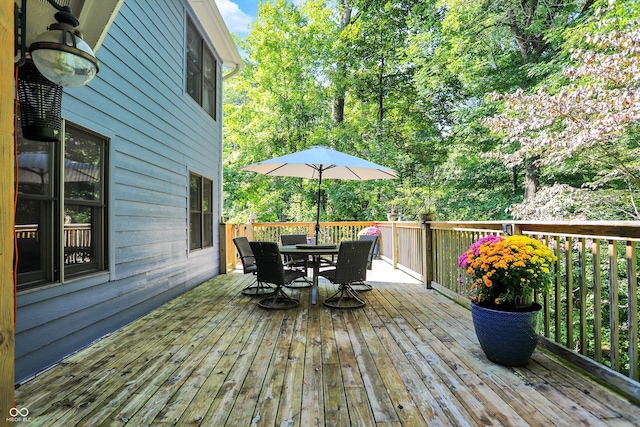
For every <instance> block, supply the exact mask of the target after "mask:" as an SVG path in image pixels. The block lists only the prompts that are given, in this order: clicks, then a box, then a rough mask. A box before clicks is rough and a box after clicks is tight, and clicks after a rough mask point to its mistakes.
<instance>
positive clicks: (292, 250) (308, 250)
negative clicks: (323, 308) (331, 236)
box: [280, 244, 338, 304]
mask: <svg viewBox="0 0 640 427" xmlns="http://www.w3.org/2000/svg"><path fill="white" fill-rule="evenodd" d="M280 253H282V254H283V255H304V256H309V257H311V258H312V260H313V262H312V264H313V277H312V279H313V282H312V283H313V286H312V287H311V304H315V303H316V300H317V292H318V272H319V271H320V257H321V256H322V255H337V254H338V245H323V244H319V245H314V244H299V245H285V246H280Z"/></svg>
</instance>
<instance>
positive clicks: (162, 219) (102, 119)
mask: <svg viewBox="0 0 640 427" xmlns="http://www.w3.org/2000/svg"><path fill="white" fill-rule="evenodd" d="M188 15H189V16H191V18H192V19H193V21H194V22H197V17H195V16H193V15H191V9H190V8H189V7H188V5H187V4H186V1H181V0H158V1H144V0H127V1H126V2H124V4H123V6H122V8H121V9H120V12H119V14H118V16H117V17H116V18H115V21H114V23H113V25H112V26H111V28H110V30H109V34H108V35H107V37H106V38H105V40H104V43H103V44H102V47H101V48H100V50H99V51H98V52H97V57H98V59H99V60H100V65H101V68H100V72H99V74H98V75H97V77H96V78H95V79H94V80H93V81H92V82H91V83H90V84H89V85H88V86H86V87H82V88H73V89H65V93H64V96H63V117H64V118H65V119H67V120H69V121H71V122H73V123H74V124H77V125H80V126H82V127H85V128H87V129H89V130H91V131H94V132H97V133H98V134H101V135H104V136H105V137H107V138H109V140H110V142H109V175H108V176H109V179H108V191H109V199H108V200H109V202H108V209H109V210H108V220H107V229H108V240H109V243H108V252H109V271H107V272H104V273H98V274H95V275H92V276H89V277H82V278H78V279H74V280H69V281H67V282H65V283H63V284H54V285H52V286H48V287H44V288H39V289H35V290H31V291H25V292H22V293H19V294H18V313H17V326H16V350H15V358H16V360H15V364H16V365H15V366H16V382H21V381H23V380H24V379H26V378H28V377H30V376H32V375H34V374H35V373H37V372H38V371H40V370H42V369H44V368H46V367H48V366H50V365H52V364H54V363H56V362H58V361H59V360H61V359H62V358H63V357H64V356H66V355H68V354H70V353H73V352H74V351H77V350H78V349H81V348H82V347H84V346H86V345H88V344H90V343H91V342H93V341H95V340H96V339H99V338H100V337H102V336H104V335H105V334H108V333H110V332H112V331H114V330H116V329H118V328H120V327H122V326H123V325H125V324H127V323H129V322H131V321H132V320H134V319H136V318H139V317H140V316H143V315H144V314H146V313H148V312H149V311H151V310H152V309H154V308H156V307H158V306H159V305H161V304H163V303H165V302H167V301H169V300H171V299H172V298H175V297H176V296H178V295H180V294H181V293H183V292H185V291H187V290H189V289H191V288H193V287H195V286H197V285H198V284H200V283H202V282H203V281H206V280H207V279H209V278H211V277H213V276H215V275H217V274H219V272H220V258H219V253H220V251H219V244H218V242H219V235H218V230H219V227H218V223H217V222H218V221H219V218H220V217H221V212H220V206H219V201H220V191H221V183H220V177H221V164H222V162H221V155H222V141H221V140H222V119H221V117H220V115H219V116H218V120H217V121H214V120H213V119H212V118H211V117H210V116H209V115H208V114H207V113H206V112H205V111H204V110H203V109H202V108H201V107H200V106H199V105H198V104H197V103H196V102H195V101H194V100H193V99H192V98H191V97H190V96H189V95H188V94H187V93H186V92H185V90H184V86H185V84H184V74H185V73H184V69H185V54H184V51H185V31H186V30H185V26H186V22H187V21H186V18H187V16H188ZM211 48H212V51H213V52H214V55H215V46H211ZM216 59H217V60H218V64H220V63H221V61H220V58H216ZM217 78H218V81H217V100H218V112H221V111H222V106H221V99H222V93H221V88H222V81H221V69H220V66H218V73H217ZM189 172H194V173H197V174H199V175H202V176H204V177H207V178H209V179H211V180H213V182H214V200H215V201H216V205H215V206H214V215H213V217H214V221H216V223H215V224H214V227H213V228H214V247H213V248H206V249H202V250H197V251H189V244H188V238H189V236H188V226H189V215H188V207H189V203H188V202H189V200H188V197H189Z"/></svg>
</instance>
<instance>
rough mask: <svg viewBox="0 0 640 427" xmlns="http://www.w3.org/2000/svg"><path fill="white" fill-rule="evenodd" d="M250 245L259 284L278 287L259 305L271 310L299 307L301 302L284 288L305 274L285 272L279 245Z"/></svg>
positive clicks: (268, 243) (264, 243) (295, 271)
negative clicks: (269, 284)
mask: <svg viewBox="0 0 640 427" xmlns="http://www.w3.org/2000/svg"><path fill="white" fill-rule="evenodd" d="M249 244H250V245H251V250H252V251H253V256H254V257H255V260H256V267H257V268H258V274H257V276H258V282H260V283H271V284H273V285H275V286H276V290H275V292H274V293H273V295H270V296H268V297H266V298H264V299H261V300H260V301H259V302H258V305H259V306H260V307H263V308H270V309H287V308H293V307H296V306H298V305H299V304H300V301H299V300H297V299H293V298H291V297H290V296H289V295H287V294H286V293H285V292H284V290H283V289H282V288H283V286H285V285H287V284H289V283H291V282H293V281H294V280H296V279H298V278H300V277H302V276H303V275H304V274H305V273H304V272H302V271H300V270H285V268H284V263H283V262H282V254H280V249H279V248H278V244H277V243H274V242H250V243H249Z"/></svg>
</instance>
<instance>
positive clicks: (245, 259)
mask: <svg viewBox="0 0 640 427" xmlns="http://www.w3.org/2000/svg"><path fill="white" fill-rule="evenodd" d="M233 243H234V244H235V245H236V249H237V250H238V253H239V254H240V259H241V260H242V270H243V271H244V274H249V273H251V274H253V275H254V276H256V275H257V273H258V267H257V266H256V258H255V257H254V256H253V251H252V250H251V245H250V244H249V240H248V239H247V238H246V237H236V238H235V239H233ZM275 291H276V288H274V287H272V286H270V285H269V284H268V283H261V282H259V281H258V279H257V278H256V279H254V281H253V282H251V284H250V285H249V286H247V287H246V288H244V289H243V290H242V291H241V292H242V294H243V295H247V296H250V297H252V296H257V295H270V294H273V293H274V292H275Z"/></svg>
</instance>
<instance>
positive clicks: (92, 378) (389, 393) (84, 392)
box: [16, 261, 640, 427]
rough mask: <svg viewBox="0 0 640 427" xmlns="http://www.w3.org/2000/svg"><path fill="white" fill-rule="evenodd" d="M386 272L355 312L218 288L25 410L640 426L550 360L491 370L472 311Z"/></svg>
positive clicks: (115, 345)
mask: <svg viewBox="0 0 640 427" xmlns="http://www.w3.org/2000/svg"><path fill="white" fill-rule="evenodd" d="M380 263H382V262H381V261H376V265H375V267H374V271H373V272H370V273H369V279H370V282H371V283H373V284H374V290H373V291H370V292H366V293H363V294H362V295H363V296H364V297H365V299H366V300H367V305H366V306H365V307H364V308H362V309H356V310H351V311H341V310H330V309H328V308H326V307H324V306H323V305H322V304H319V305H316V306H312V305H311V304H310V291H309V290H308V289H307V290H301V291H299V292H300V295H301V297H302V304H301V306H300V307H299V308H297V309H293V310H287V311H275V312H274V311H267V310H263V309H261V308H259V307H257V305H256V300H255V299H252V298H249V297H245V296H242V295H241V294H240V289H241V288H242V287H244V286H246V284H247V283H248V280H250V277H248V276H244V275H242V274H229V275H221V276H218V277H216V278H215V279H213V280H211V281H209V282H207V283H205V284H203V285H201V286H199V287H198V288H196V289H194V290H192V291H191V292H189V293H187V294H185V295H183V296H181V297H179V298H177V299H175V300H173V301H171V302H169V303H167V304H166V305H164V306H163V307H161V308H160V309H158V310H155V311H154V312H152V313H150V314H149V315H147V316H145V317H143V318H141V319H139V320H138V321H136V322H134V323H132V324H130V325H128V326H127V327H125V328H123V329H122V330H120V331H118V332H116V333H114V334H112V335H110V336H108V337H105V338H104V339H102V340H100V341H99V342H96V343H95V344H94V345H92V346H91V347H89V348H87V349H85V350H83V351H81V352H79V353H77V354H75V355H72V356H70V357H68V358H67V359H65V360H64V361H63V362H61V363H59V364H58V365H56V366H54V367H52V368H51V369H49V370H47V371H46V372H44V373H42V374H40V375H38V376H36V377H34V378H33V379H31V380H30V381H28V382H26V383H25V384H22V385H21V386H20V387H19V388H18V389H17V390H16V400H17V407H18V408H28V410H29V419H30V422H29V423H28V424H27V425H30V426H36V425H43V426H65V427H69V426H74V425H83V426H84V425H86V426H96V425H127V426H136V427H138V426H145V425H167V426H168V425H202V426H232V425H234V426H235V425H237V426H254V425H255V426H274V425H278V426H302V427H307V426H323V425H327V426H349V425H359V426H411V427H413V426H423V425H424V426H427V425H428V426H437V425H460V426H465V425H467V426H476V425H483V426H486V425H496V426H498V425H499V426H523V425H532V426H549V425H556V426H576V425H589V426H627V425H628V426H631V425H637V424H636V423H637V422H638V420H640V407H638V406H635V405H633V404H631V403H629V402H628V401H627V400H625V399H624V398H622V397H621V396H619V395H617V394H615V393H613V392H612V391H610V390H608V389H607V388H605V387H603V386H601V385H599V384H597V383H596V382H594V381H592V380H590V379H589V378H588V377H587V376H586V375H585V374H583V373H579V372H577V371H574V370H572V369H571V368H570V367H569V366H567V365H566V364H564V363H562V362H560V361H558V360H557V359H555V358H554V357H553V356H550V355H548V354H546V353H544V352H541V351H539V350H536V352H535V354H534V356H533V358H532V361H531V362H529V364H528V365H527V366H525V367H521V368H506V367H502V366H499V365H496V364H494V363H491V362H489V361H488V360H487V359H486V358H485V356H484V354H483V353H482V350H481V349H480V347H479V345H478V342H477V340H476V338H475V334H474V332H473V326H472V323H471V315H470V312H469V311H468V310H467V309H466V308H464V307H461V306H459V305H457V304H455V303H453V302H451V301H450V300H448V299H447V298H445V297H443V296H442V295H440V294H438V293H436V292H435V291H428V290H425V289H423V288H422V286H421V285H419V284H416V283H397V282H394V281H391V280H392V278H393V277H395V278H396V279H397V278H398V277H399V275H401V274H400V273H397V272H395V275H389V274H387V271H388V270H387V269H385V268H383V267H384V265H382V264H380ZM401 276H403V275H401ZM405 278H406V276H405ZM401 280H402V281H403V282H410V281H409V280H404V279H401ZM331 289H332V285H329V284H328V283H327V282H321V292H320V300H322V298H323V297H324V296H326V295H327V293H328V292H330V290H331Z"/></svg>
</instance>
